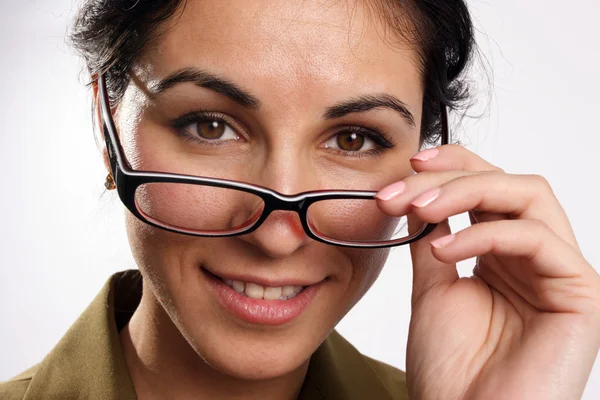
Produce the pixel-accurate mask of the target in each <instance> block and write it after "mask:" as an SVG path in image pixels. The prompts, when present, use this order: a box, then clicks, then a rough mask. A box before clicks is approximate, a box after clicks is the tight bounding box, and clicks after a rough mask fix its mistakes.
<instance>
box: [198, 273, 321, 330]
mask: <svg viewBox="0 0 600 400" xmlns="http://www.w3.org/2000/svg"><path fill="white" fill-rule="evenodd" d="M202 272H203V274H204V276H205V277H206V278H207V281H208V283H209V287H210V288H211V289H212V291H213V293H215V294H216V296H217V298H218V299H219V300H220V302H221V304H222V305H223V306H224V307H225V308H226V309H227V310H229V311H230V312H231V313H232V314H233V315H235V316H237V317H238V318H240V319H243V320H244V321H246V322H250V323H252V324H260V325H283V324H285V323H287V322H290V321H292V320H294V319H295V318H297V317H298V316H300V314H302V312H303V311H304V310H306V309H307V308H308V305H309V304H310V303H311V301H312V299H313V298H314V297H315V296H316V294H317V292H318V291H319V289H320V288H321V284H322V283H323V282H324V281H321V282H319V283H317V284H314V285H310V286H307V287H305V288H304V290H302V291H301V292H300V293H298V294H297V295H296V296H295V297H292V298H291V299H288V300H263V299H253V298H250V297H247V296H244V295H243V294H239V293H238V292H236V291H235V290H233V288H232V287H230V286H227V285H226V284H225V282H223V281H222V280H221V279H220V278H218V277H216V276H214V275H213V274H211V273H209V272H207V271H206V270H204V269H202Z"/></svg>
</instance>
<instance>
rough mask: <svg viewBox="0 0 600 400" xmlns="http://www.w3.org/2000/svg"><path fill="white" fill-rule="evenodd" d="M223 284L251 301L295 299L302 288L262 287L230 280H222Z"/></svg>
mask: <svg viewBox="0 0 600 400" xmlns="http://www.w3.org/2000/svg"><path fill="white" fill-rule="evenodd" d="M223 282H224V283H225V284H226V285H227V286H229V287H232V288H233V290H235V291H236V292H238V293H240V294H242V295H245V296H247V297H251V298H253V299H265V300H288V299H292V298H294V297H296V296H297V295H298V293H300V292H301V291H302V290H303V289H304V286H291V285H288V286H283V287H281V286H280V287H263V286H261V285H257V284H256V283H244V282H242V281H233V280H230V279H223Z"/></svg>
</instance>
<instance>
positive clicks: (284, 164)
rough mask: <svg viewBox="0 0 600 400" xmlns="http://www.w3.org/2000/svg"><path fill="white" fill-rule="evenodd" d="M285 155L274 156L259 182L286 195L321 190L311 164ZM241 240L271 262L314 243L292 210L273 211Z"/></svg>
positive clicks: (261, 173) (257, 178) (273, 154)
mask: <svg viewBox="0 0 600 400" xmlns="http://www.w3.org/2000/svg"><path fill="white" fill-rule="evenodd" d="M284 153H285V152H273V153H271V156H270V158H269V160H268V161H267V162H266V163H264V164H263V167H262V168H261V169H260V170H259V171H257V174H256V175H255V176H256V178H255V182H257V183H259V184H260V185H263V186H266V187H268V188H270V189H273V190H276V191H278V192H280V193H285V194H296V193H299V192H302V191H306V190H312V189H318V188H319V186H320V185H319V183H318V182H317V179H316V174H315V172H314V171H313V169H312V168H311V167H310V162H309V161H308V160H302V159H301V157H298V156H297V155H295V156H292V155H290V154H287V155H284ZM239 238H240V239H241V240H243V241H245V242H247V243H249V244H251V245H253V246H255V247H256V248H258V249H259V250H260V251H261V252H263V253H264V254H265V255H267V256H268V257H271V258H281V257H286V256H289V255H291V254H293V253H295V252H296V251H297V250H299V249H300V248H302V247H304V246H306V245H307V244H309V243H310V242H312V239H311V238H309V237H308V236H307V235H306V232H304V228H303V227H302V222H301V221H300V216H299V215H298V213H297V212H295V211H289V210H275V211H273V212H272V213H271V214H270V215H269V216H268V217H267V219H266V220H265V221H264V222H263V223H262V224H261V226H259V227H258V229H256V230H255V231H254V232H251V233H249V234H246V235H242V236H239Z"/></svg>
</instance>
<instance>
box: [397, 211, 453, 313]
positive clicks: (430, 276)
mask: <svg viewBox="0 0 600 400" xmlns="http://www.w3.org/2000/svg"><path fill="white" fill-rule="evenodd" d="M408 224H409V230H411V231H414V230H416V229H418V228H419V227H420V226H417V225H420V224H422V222H421V221H418V219H417V218H416V217H415V216H413V215H410V216H409V218H408ZM413 228H416V229H413ZM450 233H451V231H450V225H449V224H448V220H447V219H446V220H444V221H442V222H440V223H439V224H438V226H437V227H436V228H435V229H434V230H433V232H431V233H430V234H429V235H427V236H425V237H424V238H422V239H421V240H418V241H416V242H413V243H411V244H410V256H411V258H412V264H413V291H412V299H411V302H412V305H413V307H414V305H415V304H416V303H417V302H418V301H419V299H420V298H421V297H422V296H423V295H424V294H426V293H427V291H428V290H429V289H431V288H432V287H439V286H440V285H448V286H449V285H450V284H452V283H454V282H455V281H457V280H458V272H457V271H456V264H446V263H443V262H441V261H440V260H438V259H437V258H435V257H434V256H433V253H432V251H431V245H430V244H429V243H430V242H431V241H433V240H435V239H437V238H440V237H442V236H446V235H449V234H450Z"/></svg>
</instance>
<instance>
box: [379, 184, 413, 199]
mask: <svg viewBox="0 0 600 400" xmlns="http://www.w3.org/2000/svg"><path fill="white" fill-rule="evenodd" d="M405 190H406V183H404V182H402V181H399V182H396V183H392V184H391V185H389V186H386V187H384V188H383V189H381V190H380V191H379V193H377V194H376V195H375V197H377V198H378V199H379V200H383V201H388V200H391V199H393V198H394V197H397V196H399V195H401V194H402V193H404V191H405Z"/></svg>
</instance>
